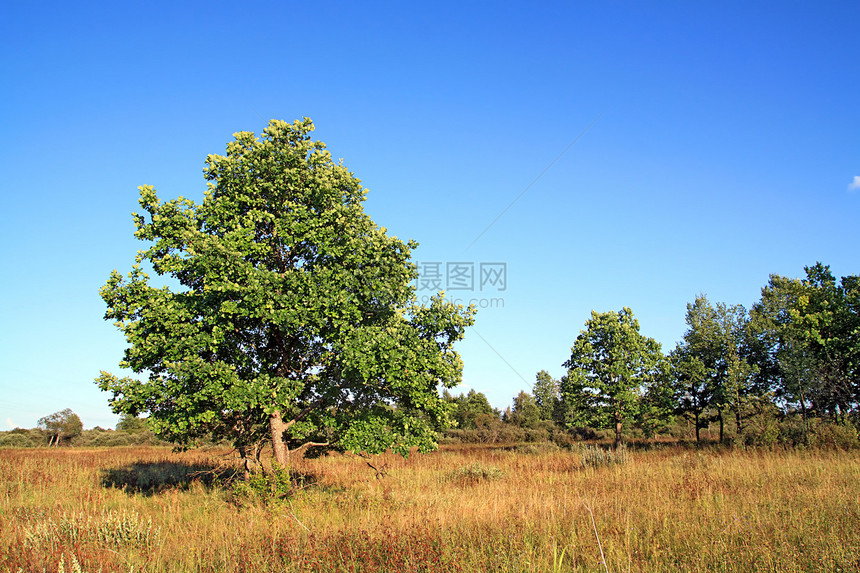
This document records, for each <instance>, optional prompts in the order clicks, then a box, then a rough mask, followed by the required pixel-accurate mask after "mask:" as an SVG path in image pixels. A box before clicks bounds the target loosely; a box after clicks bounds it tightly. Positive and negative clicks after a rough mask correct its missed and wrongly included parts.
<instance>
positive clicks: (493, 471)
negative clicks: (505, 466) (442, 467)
mask: <svg viewBox="0 0 860 573" xmlns="http://www.w3.org/2000/svg"><path fill="white" fill-rule="evenodd" d="M502 476H504V472H502V470H500V469H499V468H497V467H495V466H482V465H481V464H479V463H477V462H476V463H474V464H472V465H469V466H463V467H461V468H457V469H456V470H454V471H453V472H451V473H450V474H448V480H449V481H452V482H454V483H456V484H458V485H475V484H478V483H481V482H485V481H494V480H497V479H501V478H502Z"/></svg>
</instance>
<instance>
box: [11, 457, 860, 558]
mask: <svg viewBox="0 0 860 573" xmlns="http://www.w3.org/2000/svg"><path fill="white" fill-rule="evenodd" d="M230 460H232V458H231V457H230V456H229V455H228V452H226V451H205V452H204V451H197V452H186V453H172V452H171V451H170V450H169V449H166V448H153V447H146V448H122V449H100V450H75V449H65V450H63V449H61V450H57V449H54V450H48V449H37V450H33V449H28V450H0V571H6V570H9V571H17V570H18V569H19V568H20V570H21V571H25V572H28V571H39V572H41V571H57V569H58V564H59V563H60V560H61V559H64V563H65V564H66V567H67V569H68V568H69V567H68V565H69V564H70V563H72V559H74V560H75V561H76V562H78V563H80V566H81V569H82V570H83V571H98V570H101V571H103V572H105V573H107V572H109V571H132V570H133V571H457V570H461V571H604V570H605V569H604V567H605V568H606V569H608V570H609V571H649V572H650V571H853V570H860V527H858V524H860V501H858V500H860V454H858V453H857V452H838V451H738V450H735V451H731V450H709V451H704V452H697V451H695V450H687V449H683V448H680V447H663V448H658V449H652V450H631V451H628V452H627V456H626V460H625V461H623V462H621V463H613V464H609V465H600V464H597V465H584V464H583V454H582V451H580V450H578V449H576V450H573V451H568V450H560V449H552V448H519V449H515V448H507V449H506V448H493V447H479V446H471V447H465V446H462V447H449V448H445V449H443V450H442V451H439V452H436V453H433V454H429V455H423V456H422V455H413V456H411V457H410V458H409V459H407V460H404V459H402V458H399V457H397V456H393V455H386V456H382V457H381V458H379V459H376V460H374V461H373V462H372V463H373V465H374V466H375V467H377V468H380V467H381V466H383V465H384V466H385V472H386V476H385V477H383V478H381V479H377V477H376V475H377V472H376V471H375V470H373V469H371V468H370V467H368V466H367V465H366V464H365V461H364V460H362V459H361V458H358V457H355V456H342V455H332V456H327V457H323V458H321V459H317V460H301V461H299V462H297V463H296V464H295V466H296V467H295V468H294V469H295V470H297V471H300V472H303V473H305V474H309V475H310V476H312V477H313V478H314V483H313V484H312V485H309V486H307V487H305V488H304V489H302V490H301V491H300V492H299V493H297V494H296V495H294V496H293V497H292V499H291V500H290V501H289V502H284V503H280V504H273V505H269V506H263V505H262V504H252V503H244V504H238V503H234V502H233V501H232V499H231V498H232V493H231V492H232V490H231V488H229V487H226V486H224V485H223V484H222V483H221V482H220V481H219V480H223V479H225V477H226V476H228V475H229V474H228V473H227V472H224V471H221V472H217V473H212V472H204V471H203V470H204V469H207V468H208V469H216V468H219V467H221V468H222V469H223V466H224V465H225V463H227V462H228V461H230ZM123 472H125V473H123ZM135 472H138V473H139V474H144V473H145V474H146V475H145V476H144V477H145V478H146V479H145V480H143V479H142V478H141V475H138V474H136V473H135ZM153 472H156V473H157V472H162V474H163V475H162V476H161V477H162V478H163V482H162V483H163V485H162V486H161V487H159V484H158V480H159V476H158V475H153ZM123 476H124V477H123ZM109 478H113V479H109ZM137 478H141V479H140V480H138V481H135V479H137ZM139 482H141V483H139ZM143 482H145V484H144V483H143ZM144 485H146V487H144ZM589 508H590V510H591V512H592V514H593V517H594V522H593V523H592V517H591V514H590V513H589V510H588V509H589ZM595 530H596V532H595ZM598 536H599V539H600V542H601V547H598ZM105 540H107V542H106V541H105ZM601 548H602V550H603V554H604V555H605V559H606V563H605V565H604V564H603V563H601V558H600V555H601V551H600V549H601Z"/></svg>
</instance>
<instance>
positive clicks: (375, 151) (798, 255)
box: [0, 1, 860, 429]
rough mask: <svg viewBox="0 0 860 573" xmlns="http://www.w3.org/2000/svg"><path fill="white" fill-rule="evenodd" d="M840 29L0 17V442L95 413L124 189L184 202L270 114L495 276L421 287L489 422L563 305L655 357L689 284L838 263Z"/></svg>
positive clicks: (800, 9)
mask: <svg viewBox="0 0 860 573" xmlns="http://www.w3.org/2000/svg"><path fill="white" fill-rule="evenodd" d="M858 21H860V4H857V3H856V2H845V3H838V2H829V3H822V4H821V5H815V4H814V3H811V2H810V3H795V2H791V3H784V4H782V5H780V6H779V8H778V9H776V8H774V7H773V6H772V5H768V3H750V2H635V3H634V2H630V3H620V2H599V3H598V2H594V3H567V2H559V3H540V4H537V3H531V2H529V3H526V2H522V3H506V4H505V5H504V6H502V5H500V4H497V3H482V2H476V3H469V2H433V3H427V4H423V5H413V4H406V3H404V4H400V3H374V2H369V3H328V4H325V5H322V4H320V5H315V4H313V3H307V2H303V3H297V2H266V1H255V2H248V3H236V2H231V3H219V2H206V3H203V2H185V3H181V4H180V3H164V2H147V3H131V2H125V3H104V4H97V3H87V2H77V3H71V2H62V3H59V2H58V3H50V2H40V3H27V2H15V3H12V2H7V3H5V5H4V7H3V9H2V17H0V35H2V37H3V38H4V41H3V44H2V47H0V78H2V85H3V89H2V90H0V126H2V130H3V134H4V137H3V138H2V141H0V154H2V155H0V156H2V158H3V161H2V167H0V174H2V177H0V193H2V199H3V206H2V209H0V244H2V251H0V257H2V258H0V263H2V267H0V268H2V275H0V276H2V279H0V300H2V315H0V428H2V429H8V428H10V427H13V426H22V427H33V426H35V424H36V421H37V419H38V418H39V417H41V416H44V415H47V414H50V413H52V412H55V411H57V410H61V409H63V408H67V407H69V408H72V409H73V410H74V411H76V412H77V413H78V414H79V415H80V416H81V418H82V419H83V421H84V425H85V426H86V427H92V426H95V425H101V426H103V427H108V426H111V427H112V426H113V425H114V424H115V423H116V416H114V415H113V414H112V413H111V412H110V410H109V408H108V405H107V400H108V396H107V395H106V394H103V393H101V392H100V391H99V390H98V389H97V388H96V387H95V385H94V384H93V382H92V381H93V379H94V378H95V377H96V376H97V375H98V373H99V370H103V369H104V370H109V371H114V372H117V371H118V368H117V363H118V361H119V360H120V358H121V354H122V349H123V348H124V340H123V338H122V337H121V335H120V334H119V332H118V331H116V329H115V328H114V327H113V326H112V325H111V324H109V323H107V322H105V321H104V320H103V319H102V316H103V314H104V304H103V302H102V301H101V299H100V298H99V296H98V289H99V287H100V286H101V285H102V284H104V282H105V281H106V280H107V277H108V274H109V273H110V271H111V270H112V269H115V268H116V269H119V270H120V271H122V272H126V271H127V270H128V269H129V268H130V265H131V264H132V258H133V256H134V254H135V252H136V251H137V249H138V248H141V246H142V245H141V244H139V243H138V242H137V241H136V240H134V239H133V237H132V231H133V227H132V223H131V217H130V213H131V212H132V211H134V210H135V209H136V208H137V207H138V205H137V186H138V185H143V184H151V185H154V186H155V187H156V189H157V190H158V192H159V195H160V196H161V197H163V198H172V197H175V196H178V195H185V196H187V197H191V198H195V199H201V198H202V192H203V190H204V189H205V184H204V180H203V177H202V169H203V160H204V159H205V157H206V155H207V154H209V153H222V152H223V151H224V148H225V145H226V144H227V142H228V141H229V140H230V139H231V138H232V134H233V133H234V132H237V131H253V132H256V133H259V132H260V131H261V130H262V129H263V128H264V127H265V125H266V123H267V122H268V120H269V119H272V118H275V119H284V120H288V121H292V120H293V119H297V118H300V117H303V116H309V117H311V118H312V119H313V120H314V122H315V124H316V126H317V131H316V133H315V135H316V137H317V138H318V139H320V140H322V141H325V142H326V143H327V144H328V146H329V149H330V150H331V152H332V154H333V155H334V156H335V157H338V158H343V160H344V164H345V165H346V166H347V167H348V168H349V169H350V170H352V171H353V172H355V174H356V175H357V176H358V177H359V178H361V179H362V181H363V182H364V185H365V186H366V187H367V188H368V189H369V194H368V200H367V203H366V205H365V208H366V210H367V212H368V213H369V214H370V215H371V217H372V218H373V219H374V220H375V221H376V223H377V224H379V225H381V226H384V227H387V228H388V230H389V232H390V233H392V234H395V235H397V236H399V237H401V238H404V239H410V238H411V239H415V240H417V241H418V242H419V243H420V245H421V246H420V247H419V248H418V249H417V250H416V251H415V253H414V255H415V259H416V260H417V261H418V262H421V263H432V262H438V263H448V262H461V263H462V262H466V263H473V264H474V265H475V267H476V269H478V268H479V266H480V264H481V263H491V262H492V263H498V262H502V263H505V265H506V270H507V285H506V286H507V288H506V289H505V290H504V291H501V292H500V291H498V290H493V289H492V288H490V287H491V286H492V285H485V289H484V290H483V291H481V290H479V289H476V290H475V291H459V292H456V293H455V292H453V291H449V294H451V295H455V296H457V297H458V298H463V299H464V300H465V301H468V300H470V299H472V298H475V299H478V303H479V305H481V304H483V305H492V306H493V307H492V308H485V309H482V310H480V311H479V313H478V316H477V322H476V325H475V329H474V332H469V333H467V336H466V340H465V341H464V342H463V343H462V344H461V345H460V348H459V350H460V352H461V354H462V356H463V359H464V361H465V365H466V366H465V371H464V386H463V390H466V389H468V388H475V389H477V390H479V391H482V392H484V393H485V394H487V396H488V397H489V398H490V401H491V402H492V403H493V404H494V405H495V406H497V407H500V408H504V407H505V406H507V405H509V404H510V402H511V398H512V397H513V396H514V395H515V394H517V392H519V390H521V389H530V387H531V385H532V383H533V382H534V376H535V373H536V372H537V371H539V370H541V369H547V370H548V371H549V372H550V373H551V374H553V375H554V376H561V374H562V373H563V368H562V367H561V364H562V362H564V361H565V360H566V359H567V358H568V357H569V355H570V346H571V345H572V343H573V341H574V339H575V338H576V336H577V334H578V333H579V331H580V329H581V328H582V327H583V325H584V323H585V321H586V320H587V319H588V317H589V313H590V311H591V310H592V309H594V310H598V311H607V310H618V309H620V308H621V307H623V306H628V307H631V308H632V310H633V312H634V313H635V315H636V316H637V318H638V319H639V321H640V325H641V331H642V332H643V333H644V334H646V335H648V336H652V337H654V338H656V339H657V340H658V341H660V342H661V343H662V344H663V348H664V351H668V350H670V349H671V348H672V347H674V344H675V342H676V341H677V340H678V339H680V338H681V336H682V335H683V332H684V329H685V324H684V313H685V306H686V303H687V302H689V301H692V300H693V299H694V297H695V296H696V295H697V294H698V293H706V294H707V295H708V296H709V297H710V298H711V300H713V301H721V302H726V303H730V304H738V303H739V304H744V305H745V306H747V307H748V306H750V305H751V304H752V303H753V302H755V300H757V298H758V297H759V294H760V289H761V287H762V286H764V285H765V284H766V282H767V280H768V276H769V274H771V273H778V274H782V275H788V276H800V275H802V274H803V267H804V265H810V264H813V263H814V262H815V261H818V260H820V261H822V262H824V263H826V264H829V265H831V268H832V270H833V271H834V273H835V274H836V275H837V276H842V275H848V274H858V273H860V261H858V256H857V247H856V245H857V244H858V238H860V226H858V225H857V214H858V209H860V179H857V177H858V175H860V112H858V106H857V101H858V94H860V37H858V33H857V22H858ZM571 144H573V145H571ZM512 202H513V204H511V203H512ZM508 207H509V208H508ZM506 208H507V210H505V209H506ZM500 214H502V215H501V217H499V215H500ZM497 217H498V219H497V220H496V218H497ZM494 220H495V222H494V223H493V221H494ZM491 223H493V224H492V225H491V226H489V228H488V229H487V227H488V225H490V224H491ZM485 229H486V232H484V233H483V235H480V234H481V232H482V231H484V230H485ZM479 235H480V238H479V239H478V240H477V241H475V239H476V238H477V237H478V236H479ZM473 241H475V242H474V244H472V243H473ZM470 245H471V246H470ZM424 294H428V293H427V292H419V295H424ZM490 299H502V300H501V302H499V301H498V300H496V301H495V302H490Z"/></svg>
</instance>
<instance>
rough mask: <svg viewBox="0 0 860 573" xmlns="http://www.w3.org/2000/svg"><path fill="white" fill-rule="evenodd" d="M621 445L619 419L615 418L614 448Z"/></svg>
mask: <svg viewBox="0 0 860 573" xmlns="http://www.w3.org/2000/svg"><path fill="white" fill-rule="evenodd" d="M619 447H621V420H619V419H618V418H616V419H615V449H616V450H617V449H618V448H619Z"/></svg>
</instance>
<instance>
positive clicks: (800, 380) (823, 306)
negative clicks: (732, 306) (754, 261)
mask: <svg viewBox="0 0 860 573" xmlns="http://www.w3.org/2000/svg"><path fill="white" fill-rule="evenodd" d="M804 270H805V271H806V278H803V279H791V278H787V277H782V276H779V275H771V277H770V280H769V282H768V285H767V286H765V287H764V288H763V289H762V296H761V300H760V301H759V302H757V303H756V304H755V305H754V307H753V309H752V312H751V325H750V326H751V327H750V331H751V333H752V338H753V340H754V341H755V345H756V347H755V349H756V352H755V358H756V363H757V364H758V365H759V369H760V372H761V379H762V383H764V384H768V385H769V386H770V387H771V388H772V389H773V390H774V392H775V393H776V395H777V397H778V398H779V399H780V400H781V401H782V402H784V403H785V404H787V405H788V406H790V407H793V408H797V409H798V410H800V411H801V413H802V416H803V419H804V422H805V421H806V419H807V416H808V414H810V413H811V414H813V415H819V416H821V415H823V416H828V417H830V418H833V419H837V420H843V419H844V418H845V416H846V415H848V414H849V413H851V412H852V411H855V410H856V409H857V407H858V404H860V350H858V348H860V304H858V303H860V288H858V287H860V277H857V276H847V277H842V279H841V281H840V282H839V283H837V281H836V279H835V277H834V276H833V274H832V273H831V271H830V268H829V267H828V266H826V265H823V264H821V263H816V264H815V265H813V266H810V267H805V268H804Z"/></svg>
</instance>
